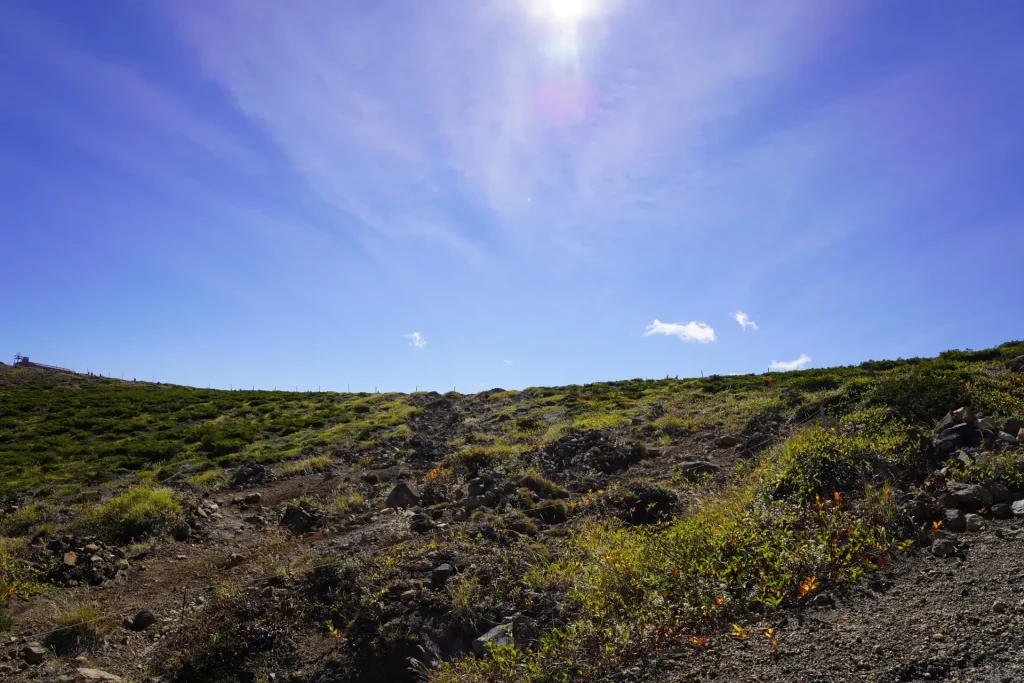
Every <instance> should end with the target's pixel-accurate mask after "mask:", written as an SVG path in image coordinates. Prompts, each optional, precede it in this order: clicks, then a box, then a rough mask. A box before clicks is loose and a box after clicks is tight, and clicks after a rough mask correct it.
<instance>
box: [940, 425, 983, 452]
mask: <svg viewBox="0 0 1024 683" xmlns="http://www.w3.org/2000/svg"><path fill="white" fill-rule="evenodd" d="M980 436H981V434H980V432H979V431H978V428H977V427H976V426H975V425H974V424H973V423H971V422H958V423H957V424H955V425H953V426H952V427H949V428H948V429H944V430H943V431H942V432H941V433H940V434H939V440H940V441H945V442H946V443H949V444H950V445H952V446H953V448H963V447H965V446H973V445H975V444H977V443H978V441H979V440H980Z"/></svg>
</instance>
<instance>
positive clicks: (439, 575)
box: [430, 564, 455, 588]
mask: <svg viewBox="0 0 1024 683" xmlns="http://www.w3.org/2000/svg"><path fill="white" fill-rule="evenodd" d="M454 574H455V567H453V566H451V565H450V564H442V565H439V566H437V567H434V569H433V570H432V571H431V572H430V585H431V586H432V587H434V588H444V586H445V584H446V583H448V579H450V578H451V577H452V576H454Z"/></svg>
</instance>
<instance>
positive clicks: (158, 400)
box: [0, 342, 1024, 683]
mask: <svg viewBox="0 0 1024 683" xmlns="http://www.w3.org/2000/svg"><path fill="white" fill-rule="evenodd" d="M1020 355H1024V342H1013V343H1009V344H1004V345H1002V346H1000V347H998V348H996V349H989V350H985V351H955V352H947V353H944V354H942V355H940V356H939V357H937V358H931V359H920V358H915V359H909V360H900V361H868V362H866V363H862V364H861V365H858V366H851V367H841V368H828V369H815V370H806V371H799V372H791V373H776V374H772V375H770V376H769V375H744V376H728V377H722V376H712V377H708V378H700V379H697V378H693V379H683V380H679V379H668V378H666V379H664V380H656V381H651V380H641V379H634V380H627V381H619V382H603V383H595V384H589V385H584V386H573V385H571V386H566V387H558V388H530V389H526V390H523V391H493V392H482V393H481V394H477V395H473V396H461V395H458V394H454V393H452V392H449V393H447V394H445V395H444V396H441V395H438V394H423V393H420V394H414V395H409V396H403V395H396V394H382V395H351V394H349V395H346V394H333V393H324V394H298V393H287V392H217V391H204V390H197V389H188V388H183V387H165V386H156V385H145V384H134V383H123V382H115V381H109V380H100V379H98V378H80V377H70V376H59V377H57V376H53V375H40V374H39V373H35V374H32V373H28V374H24V373H23V371H21V370H13V369H10V368H6V367H0V481H2V482H3V483H2V486H3V487H4V489H3V491H0V494H6V495H7V497H9V498H12V499H13V500H15V501H16V503H17V506H18V507H17V510H16V511H15V510H14V509H13V507H12V506H8V508H7V509H8V510H10V512H9V514H7V515H5V516H4V517H2V518H0V532H2V534H3V536H0V541H2V542H3V543H2V544H0V589H4V588H6V589H7V590H8V591H11V593H10V594H13V593H17V594H20V595H26V594H30V593H31V591H32V590H34V586H37V585H38V584H36V583H34V581H35V580H36V579H37V578H38V577H34V576H31V575H28V574H26V573H25V572H24V569H22V567H24V566H28V564H27V563H25V562H21V561H20V560H21V559H22V558H24V557H25V553H26V552H28V550H27V548H28V547H29V545H28V544H27V542H26V541H27V539H28V538H29V537H33V536H36V535H42V536H51V537H52V536H55V535H57V534H59V533H63V532H64V530H67V531H70V532H74V533H81V534H88V535H94V536H97V537H100V538H102V539H104V540H106V541H108V542H115V543H121V544H125V543H128V542H131V541H142V542H145V543H152V542H153V541H152V539H153V538H154V537H159V536H160V535H161V534H164V533H166V532H168V531H170V530H173V529H174V528H175V526H176V525H179V524H181V523H182V522H183V521H184V519H185V517H184V510H185V503H186V502H187V501H189V500H190V499H191V500H192V502H193V503H194V499H195V497H196V496H197V495H198V494H205V493H208V492H210V491H213V490H216V489H218V488H220V487H221V486H223V485H225V484H228V483H229V482H230V477H229V476H228V474H229V473H228V472H226V471H225V468H227V467H229V466H233V465H237V464H240V463H242V462H247V461H254V462H261V463H271V464H273V471H274V474H276V475H285V476H287V475H310V474H315V473H320V472H326V471H327V470H332V471H333V472H334V473H336V474H338V475H339V480H341V477H342V476H343V477H344V483H342V484H340V485H338V486H337V487H336V488H335V487H334V486H333V484H331V483H327V484H326V485H325V482H329V481H330V480H329V478H328V476H327V475H325V476H324V477H317V478H316V480H317V482H318V487H316V488H311V489H309V491H308V492H307V491H306V490H305V489H302V493H307V494H308V495H307V497H304V498H301V499H298V500H296V501H293V502H292V503H291V504H290V505H289V506H286V508H287V509H286V510H285V512H286V513H288V512H291V513H293V514H295V516H296V517H298V516H299V515H298V514H297V513H295V510H294V508H295V507H296V506H299V507H304V508H305V509H306V511H307V512H310V513H311V515H310V516H312V517H315V518H316V519H317V523H318V524H320V522H321V521H323V524H322V525H321V526H322V528H324V529H326V531H325V532H324V535H325V537H326V538H327V539H328V541H326V542H325V544H324V545H321V546H316V547H313V546H311V547H309V548H305V549H303V553H307V554H305V555H304V559H302V560H297V559H296V558H294V557H291V558H287V557H282V558H280V560H281V566H280V572H278V573H276V574H273V572H272V571H270V568H268V573H272V574H273V575H274V577H275V578H274V585H273V586H272V588H274V590H275V591H276V590H278V589H279V588H280V590H282V591H285V590H287V591H291V593H290V595H289V604H293V603H294V610H292V611H290V612H289V614H291V615H293V616H294V621H295V623H287V624H286V623H284V620H283V619H280V618H277V619H274V618H271V617H270V616H268V615H273V614H277V613H278V612H277V611H275V610H276V607H275V606H274V603H271V602H268V601H269V600H270V598H271V597H272V594H273V593H274V591H263V590H262V587H261V590H260V591H259V592H258V593H257V594H254V593H253V592H252V591H248V592H247V591H246V590H245V589H243V588H242V587H231V586H225V587H224V588H223V589H222V592H221V593H220V594H219V597H218V599H217V601H215V603H214V604H212V605H211V606H210V607H209V609H208V610H206V611H204V612H203V613H202V615H201V616H200V617H197V621H196V623H195V624H194V626H195V628H190V629H185V630H183V632H182V633H181V634H179V635H178V636H176V637H175V640H174V642H173V644H172V645H170V646H169V647H172V648H173V649H172V650H170V651H169V653H170V654H169V658H168V662H169V663H168V668H167V670H166V671H165V672H163V673H171V674H173V676H177V678H176V680H220V679H225V680H226V679H229V676H230V675H231V674H230V673H229V672H231V671H233V670H240V667H243V666H244V667H248V668H247V670H251V671H256V672H258V671H264V670H271V668H270V667H271V665H272V664H273V666H276V667H277V668H278V670H283V668H282V666H283V664H284V663H286V662H287V661H289V660H288V657H292V656H296V655H294V652H293V651H292V650H290V649H289V648H291V647H292V645H291V643H294V642H295V639H294V638H293V635H294V634H293V633H291V632H289V631H288V630H287V629H288V628H295V629H300V630H303V631H304V633H305V634H306V635H310V636H316V637H322V638H324V639H326V638H337V639H338V642H337V645H336V647H337V648H338V650H339V652H340V653H342V654H340V655H339V658H340V659H339V661H340V660H341V659H344V660H345V661H346V662H348V664H346V666H348V665H349V664H350V665H351V666H352V667H353V668H352V670H353V671H356V670H359V668H360V667H362V666H373V665H374V663H376V664H379V663H381V662H385V661H394V662H402V663H404V662H405V661H406V660H407V658H408V657H410V656H420V655H419V654H417V653H422V652H424V650H423V649H422V648H420V649H417V648H418V644H417V643H416V642H415V638H416V637H417V636H416V633H415V632H413V631H410V630H409V627H408V624H409V623H416V620H415V619H411V617H412V616H416V615H417V614H418V612H417V610H420V609H422V610H427V611H429V615H430V619H431V620H434V621H439V622H440V623H441V624H442V625H443V626H444V627H449V628H451V629H452V631H453V632H454V633H457V634H459V635H460V636H464V637H465V638H466V639H467V642H468V640H469V639H472V638H473V637H475V636H477V635H479V634H480V632H481V630H483V629H485V628H489V627H490V626H492V625H494V624H496V623H501V620H502V619H503V618H504V617H506V616H508V615H509V614H511V613H515V612H522V613H527V612H529V613H532V614H535V615H536V619H537V628H538V633H537V635H538V638H537V639H536V640H532V639H531V640H530V641H528V642H519V643H517V644H516V645H511V646H504V647H499V648H494V649H492V650H491V651H490V652H489V653H488V654H487V656H484V657H476V656H471V655H466V656H459V657H456V658H454V659H451V660H449V661H447V662H446V663H444V664H443V665H442V666H440V667H439V668H434V669H431V670H430V671H429V672H428V675H429V679H430V680H431V681H433V683H455V682H456V681H458V682H459V683H471V682H480V683H483V682H484V681H488V682H490V681H498V682H502V681H509V682H511V681H537V682H541V681H544V682H547V681H569V680H588V679H589V680H601V679H602V678H604V677H606V676H608V675H609V672H612V671H614V670H616V669H617V668H618V667H620V666H623V665H627V664H629V663H630V662H632V661H634V660H635V659H636V658H637V657H640V656H648V655H650V653H652V652H657V651H660V650H665V649H670V648H676V649H678V648H680V647H683V646H686V645H687V644H688V643H689V644H691V645H694V646H697V647H700V643H701V642H706V641H702V639H703V638H706V637H708V636H711V635H713V634H715V633H721V632H722V631H723V629H724V630H728V629H729V628H731V627H732V624H733V623H736V622H740V621H742V620H743V619H744V617H745V615H749V614H750V613H751V611H757V612H758V613H761V614H765V613H768V612H770V610H772V609H775V608H778V607H780V606H792V605H799V604H801V603H805V602H808V601H813V600H816V599H818V596H820V595H821V594H822V593H823V592H824V591H826V590H829V589H831V588H833V587H835V586H841V585H844V584H848V583H850V582H853V581H856V580H857V579H858V578H860V577H861V576H862V575H863V574H864V573H865V572H868V571H871V570H872V569H875V568H877V567H879V566H882V565H883V564H884V563H885V562H887V561H888V560H889V559H891V558H892V556H893V555H894V554H895V553H899V552H902V551H904V550H906V549H907V548H908V547H910V543H911V542H912V541H913V540H914V539H916V535H917V533H918V532H919V531H921V529H920V527H919V526H917V527H915V526H914V525H912V524H910V523H909V522H908V518H907V516H906V515H905V509H906V505H907V504H908V501H911V502H912V501H915V500H917V498H916V497H918V496H921V495H924V494H922V493H921V490H922V487H923V486H924V482H925V480H926V479H927V478H929V477H931V476H932V475H933V474H934V473H935V470H937V469H939V468H943V467H944V468H946V469H945V472H946V476H947V478H955V479H960V480H973V481H990V480H995V481H1000V482H1003V483H1005V484H1007V485H1009V486H1012V487H1021V486H1024V458H1022V457H1021V455H1020V454H1021V451H1020V450H1016V451H1013V450H1004V449H1001V447H1000V448H997V447H995V446H992V445H991V444H990V448H988V449H985V448H983V449H982V451H983V452H981V453H980V454H978V455H977V457H976V458H974V459H973V460H970V461H956V462H953V461H952V460H951V458H949V454H948V451H942V450H940V449H939V448H938V447H937V446H936V445H935V444H934V443H933V439H934V436H935V435H934V432H933V431H932V429H933V427H934V424H935V421H936V420H937V419H939V418H940V417H942V416H943V415H944V414H945V413H946V412H947V411H948V410H950V409H952V408H956V407H959V406H967V407H970V408H972V409H974V410H975V411H977V412H981V413H984V414H985V415H986V416H987V417H989V418H992V419H994V420H1005V419H1006V418H1011V417H1015V418H1024V375H1022V374H1021V373H1020V372H1012V371H1010V370H1008V369H1007V364H1008V361H1009V359H1011V358H1015V357H1017V356H1020ZM822 413H823V414H824V415H825V418H826V420H827V426H823V425H822V424H821V423H820V421H819V416H820V415H821V414H822ZM724 435H729V436H731V437H733V438H732V439H729V440H723V439H721V438H720V437H722V436H724ZM1011 441H1012V440H1011ZM751 444H753V445H751ZM666 446H671V447H672V448H665V447H666ZM716 449H720V450H716ZM703 454H708V455H707V456H705V455H703ZM704 457H708V458H709V459H712V460H713V461H714V465H716V466H711V465H708V464H707V463H700V462H693V460H697V459H698V458H704ZM734 463H735V466H734V467H733V465H734ZM684 466H691V469H689V470H688V469H686V467H684ZM693 466H696V468H695V469H694V468H693ZM696 472H700V474H699V476H698V475H696V474H695V473H696ZM477 477H479V479H477V480H476V481H472V480H473V479H474V478H477ZM400 479H404V480H407V481H409V482H410V483H412V484H414V485H415V486H416V487H418V488H419V490H420V493H421V495H422V500H421V505H419V506H415V507H414V508H413V510H411V511H408V512H405V513H403V515H392V514H391V513H388V514H378V513H380V506H381V505H382V500H383V498H384V497H385V496H386V495H387V493H388V491H389V490H390V487H391V486H392V485H393V482H395V481H397V480H400ZM282 483H283V484H287V485H288V486H291V487H293V489H294V487H295V486H296V485H297V484H298V483H301V482H294V481H292V482H282ZM289 495H294V493H293V494H289ZM5 505H6V502H5ZM357 511H358V512H360V513H363V512H365V513H368V514H359V515H354V514H352V513H355V512H357ZM413 512H415V513H419V515H420V517H419V518H418V520H417V521H418V523H420V524H421V526H422V527H426V528H427V530H426V531H424V530H423V529H422V528H421V529H420V531H422V533H413V532H411V531H410V530H409V521H410V520H411V517H410V518H409V519H407V518H406V517H405V516H404V515H405V514H408V515H410V516H411V515H413ZM312 513H315V514H312ZM342 515H344V517H342ZM424 518H427V519H424ZM370 519H372V520H373V522H367V523H372V524H374V525H375V526H374V529H375V531H374V532H373V533H374V534H376V535H375V536H372V535H371V536H367V538H366V540H365V543H364V542H363V541H362V540H361V541H360V542H359V544H358V545H359V546H365V548H361V549H362V550H365V551H366V552H364V553H363V554H361V555H359V556H358V557H354V558H349V560H348V562H347V563H346V564H344V565H340V564H339V563H338V562H337V561H336V560H337V559H338V558H335V557H333V556H331V554H332V553H336V552H337V550H336V548H337V547H339V546H338V545H333V546H332V545H328V543H330V542H331V541H333V540H334V539H333V538H332V536H331V535H332V534H337V533H339V532H338V531H337V528H339V526H340V527H341V528H344V529H345V532H344V533H348V531H349V530H350V529H352V527H353V526H354V525H357V524H363V523H364V520H370ZM338 520H341V521H342V523H341V524H340V525H335V523H334V522H335V521H338ZM359 533H360V534H362V533H363V532H362V530H361V529H360V530H359ZM360 538H362V537H361V536H360ZM309 542H310V543H315V542H316V541H315V540H312V539H311V540H310V541H309ZM325 553H326V556H324V554H325ZM273 561H274V562H277V559H276V558H275V559H273ZM441 563H446V564H450V565H451V567H452V569H451V575H450V576H446V577H444V578H443V579H441V578H438V579H436V581H435V577H433V576H432V574H431V571H432V568H434V567H437V566H438V565H439V564H441ZM435 584H436V585H435ZM260 601H263V602H260ZM3 614H4V613H3V611H2V610H0V628H2V626H3V619H4V617H3ZM416 618H419V616H416ZM432 623H433V622H432ZM737 628H741V627H739V626H737ZM346 658H347V659H346ZM402 666H403V667H404V664H403V665H402ZM285 668H286V667H285ZM389 671H390V670H389ZM402 671H404V668H403V669H402ZM382 675H383V674H382ZM396 675H397V674H396ZM173 676H172V677H173ZM339 676H340V675H339ZM339 680H341V678H340V677H339Z"/></svg>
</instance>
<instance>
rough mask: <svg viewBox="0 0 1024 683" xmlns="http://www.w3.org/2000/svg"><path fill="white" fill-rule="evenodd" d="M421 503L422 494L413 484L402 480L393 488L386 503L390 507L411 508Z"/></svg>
mask: <svg viewBox="0 0 1024 683" xmlns="http://www.w3.org/2000/svg"><path fill="white" fill-rule="evenodd" d="M419 504H420V494H419V492H418V491H417V490H416V489H415V488H413V486H412V485H411V484H408V483H406V482H404V481H400V482H398V483H397V484H396V485H395V488H393V489H391V493H389V494H388V499H387V501H385V505H386V506H387V507H389V508H411V507H414V506H416V505H419Z"/></svg>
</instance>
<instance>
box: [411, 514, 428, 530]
mask: <svg viewBox="0 0 1024 683" xmlns="http://www.w3.org/2000/svg"><path fill="white" fill-rule="evenodd" d="M409 528H410V529H412V530H413V531H415V532H416V533H418V534H422V533H426V532H428V531H430V530H431V529H433V528H434V522H433V521H432V520H431V519H430V517H427V516H426V515H424V514H422V513H416V514H415V515H413V516H412V517H410V518H409Z"/></svg>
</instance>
